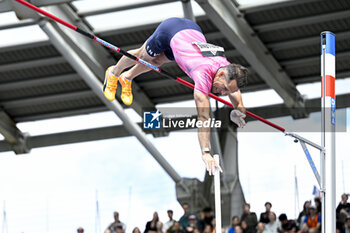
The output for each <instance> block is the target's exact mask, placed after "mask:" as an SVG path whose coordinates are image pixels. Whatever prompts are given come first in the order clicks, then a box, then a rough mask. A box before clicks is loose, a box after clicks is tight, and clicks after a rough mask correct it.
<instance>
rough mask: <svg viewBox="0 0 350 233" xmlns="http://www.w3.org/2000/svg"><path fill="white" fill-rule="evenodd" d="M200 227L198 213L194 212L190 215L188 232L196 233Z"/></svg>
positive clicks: (186, 229) (186, 230)
mask: <svg viewBox="0 0 350 233" xmlns="http://www.w3.org/2000/svg"><path fill="white" fill-rule="evenodd" d="M195 229H198V222H197V217H196V215H194V214H192V215H190V216H189V217H188V226H187V227H186V228H185V232H186V233H194V231H195Z"/></svg>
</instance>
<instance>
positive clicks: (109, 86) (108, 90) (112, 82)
mask: <svg viewBox="0 0 350 233" xmlns="http://www.w3.org/2000/svg"><path fill="white" fill-rule="evenodd" d="M111 70H112V66H110V67H109V68H108V69H107V70H106V73H105V81H104V84H103V93H104V95H105V97H106V99H108V100H109V101H113V100H114V99H115V92H116V91H117V87H118V77H116V76H114V75H113V74H112V71H111Z"/></svg>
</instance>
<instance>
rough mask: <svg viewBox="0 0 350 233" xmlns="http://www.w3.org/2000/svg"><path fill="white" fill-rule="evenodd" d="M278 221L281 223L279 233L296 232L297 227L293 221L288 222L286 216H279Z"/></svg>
mask: <svg viewBox="0 0 350 233" xmlns="http://www.w3.org/2000/svg"><path fill="white" fill-rule="evenodd" d="M278 219H279V220H280V222H281V228H279V232H280V233H287V232H288V233H292V232H297V225H296V224H295V222H294V221H293V220H288V218H287V215H286V214H281V215H280V216H279V217H278Z"/></svg>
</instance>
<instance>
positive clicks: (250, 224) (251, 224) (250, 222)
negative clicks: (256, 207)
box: [241, 203, 258, 232]
mask: <svg viewBox="0 0 350 233" xmlns="http://www.w3.org/2000/svg"><path fill="white" fill-rule="evenodd" d="M243 208H244V209H243V214H242V217H241V221H245V222H246V223H247V230H248V232H255V229H256V225H257V224H258V218H257V217H256V214H255V213H254V212H250V205H249V204H248V203H245V204H244V207H243ZM250 229H254V230H253V231H251V230H250ZM243 231H244V228H243Z"/></svg>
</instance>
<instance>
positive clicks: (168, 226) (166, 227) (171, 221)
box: [163, 210, 175, 232]
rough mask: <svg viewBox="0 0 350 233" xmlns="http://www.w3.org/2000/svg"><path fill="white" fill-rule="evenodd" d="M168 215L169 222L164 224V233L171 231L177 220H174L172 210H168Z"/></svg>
mask: <svg viewBox="0 0 350 233" xmlns="http://www.w3.org/2000/svg"><path fill="white" fill-rule="evenodd" d="M167 213H168V217H169V221H167V222H166V223H164V225H163V232H169V231H171V228H172V227H173V225H174V222H175V220H174V219H173V211H172V210H168V211H167Z"/></svg>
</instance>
